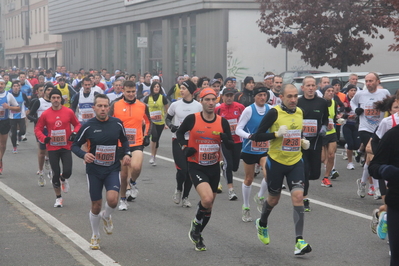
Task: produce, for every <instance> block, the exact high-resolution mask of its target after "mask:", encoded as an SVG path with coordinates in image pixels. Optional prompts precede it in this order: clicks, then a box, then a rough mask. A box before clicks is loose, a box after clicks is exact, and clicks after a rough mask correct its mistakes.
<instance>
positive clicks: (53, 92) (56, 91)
mask: <svg viewBox="0 0 399 266" xmlns="http://www.w3.org/2000/svg"><path fill="white" fill-rule="evenodd" d="M54 94H58V95H59V96H60V97H61V98H62V93H61V91H60V90H59V89H52V90H51V92H50V98H51V96H53V95H54Z"/></svg>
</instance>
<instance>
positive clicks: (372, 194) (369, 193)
mask: <svg viewBox="0 0 399 266" xmlns="http://www.w3.org/2000/svg"><path fill="white" fill-rule="evenodd" d="M367 195H369V196H374V186H373V185H371V186H369V191H368V192H367Z"/></svg>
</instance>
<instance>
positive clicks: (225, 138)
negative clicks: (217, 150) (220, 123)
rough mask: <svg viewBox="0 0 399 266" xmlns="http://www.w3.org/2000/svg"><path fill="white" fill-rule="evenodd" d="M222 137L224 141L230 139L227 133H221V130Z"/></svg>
mask: <svg viewBox="0 0 399 266" xmlns="http://www.w3.org/2000/svg"><path fill="white" fill-rule="evenodd" d="M220 139H221V140H222V141H223V142H227V141H229V137H228V136H227V134H226V133H221V132H220Z"/></svg>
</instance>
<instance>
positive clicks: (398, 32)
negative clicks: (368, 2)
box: [384, 0, 399, 51]
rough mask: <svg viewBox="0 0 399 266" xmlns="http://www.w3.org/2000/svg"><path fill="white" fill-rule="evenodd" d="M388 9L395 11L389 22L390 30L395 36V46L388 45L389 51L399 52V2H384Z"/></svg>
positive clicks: (391, 0)
mask: <svg viewBox="0 0 399 266" xmlns="http://www.w3.org/2000/svg"><path fill="white" fill-rule="evenodd" d="M384 1H385V3H386V4H387V6H388V7H390V8H392V10H394V11H396V16H395V17H394V19H393V20H392V22H391V25H390V27H389V28H390V30H391V31H392V32H393V33H394V34H395V37H394V38H395V41H396V44H391V45H389V51H399V17H398V16H399V1H398V0H384Z"/></svg>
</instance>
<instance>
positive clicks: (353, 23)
mask: <svg viewBox="0 0 399 266" xmlns="http://www.w3.org/2000/svg"><path fill="white" fill-rule="evenodd" d="M258 1H259V2H260V4H261V17H260V19H259V20H258V25H259V27H260V31H261V32H264V33H266V34H267V35H269V38H268V42H269V43H270V44H271V45H272V46H273V47H277V45H279V44H281V43H284V44H285V45H286V47H287V49H288V50H289V51H291V50H297V51H299V52H301V53H302V56H301V58H302V59H303V60H304V61H305V62H307V63H309V64H310V65H311V66H313V67H316V68H318V67H320V66H324V65H325V64H328V65H330V66H331V67H333V68H337V69H340V70H341V71H343V72H346V71H348V66H352V65H355V66H359V65H361V64H364V63H365V62H368V61H370V60H371V58H373V55H372V54H371V53H367V51H368V50H369V49H370V47H371V46H372V45H371V43H369V42H367V41H366V40H365V39H364V37H365V36H369V37H371V38H373V39H376V38H380V39H383V38H384V36H383V35H382V34H380V33H379V32H378V29H379V28H386V27H388V26H389V25H390V23H392V19H391V17H390V14H392V9H390V8H387V5H386V3H383V2H382V1H384V0H364V1H362V0H358V1H355V0H296V1H294V0H258ZM386 1H393V2H397V0H386ZM288 33H289V34H288ZM387 48H388V47H387Z"/></svg>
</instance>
